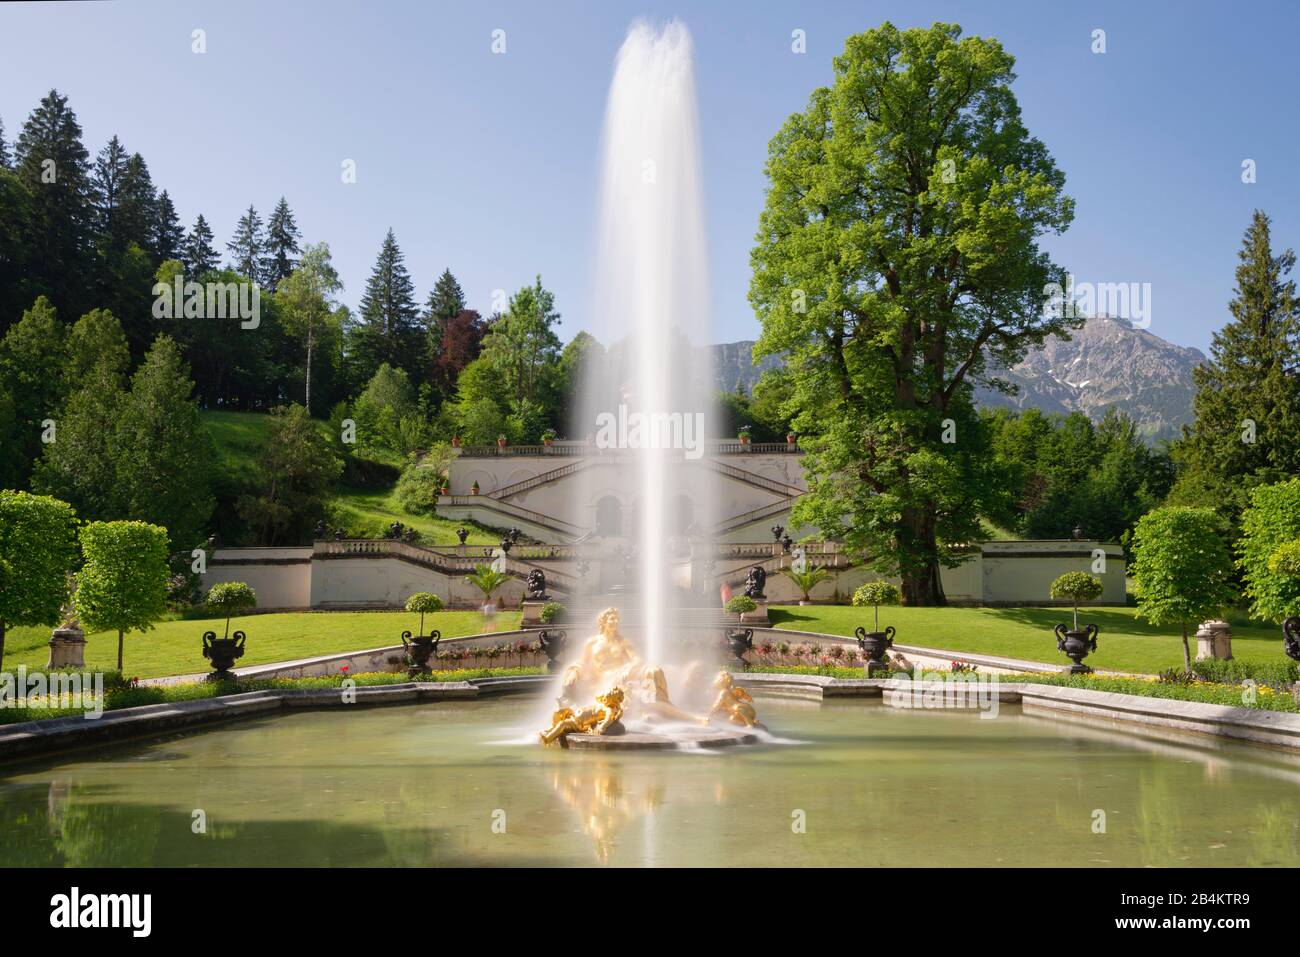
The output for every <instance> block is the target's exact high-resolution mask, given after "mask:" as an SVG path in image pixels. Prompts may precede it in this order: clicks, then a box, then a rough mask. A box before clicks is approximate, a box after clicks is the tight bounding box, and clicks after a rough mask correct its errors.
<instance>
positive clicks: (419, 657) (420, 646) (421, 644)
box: [402, 630, 442, 675]
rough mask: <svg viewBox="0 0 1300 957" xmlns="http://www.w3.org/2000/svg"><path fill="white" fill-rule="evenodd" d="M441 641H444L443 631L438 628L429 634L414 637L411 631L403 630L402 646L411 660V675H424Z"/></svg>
mask: <svg viewBox="0 0 1300 957" xmlns="http://www.w3.org/2000/svg"><path fill="white" fill-rule="evenodd" d="M440 641H442V632H440V631H437V630H434V631H430V632H429V633H428V634H427V635H416V636H415V637H414V638H412V637H411V633H410V632H409V631H404V632H402V647H403V648H404V649H405V650H406V657H407V658H408V659H409V660H410V662H411V665H410V668H409V669H408V671H409V673H410V674H411V675H422V674H424V673H425V672H427V671H428V670H429V659H431V658H432V657H433V656H434V654H435V653H436V652H437V650H438V642H440Z"/></svg>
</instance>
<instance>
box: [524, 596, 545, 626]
mask: <svg viewBox="0 0 1300 957" xmlns="http://www.w3.org/2000/svg"><path fill="white" fill-rule="evenodd" d="M546 604H547V603H546V602H544V601H529V600H528V599H526V598H525V599H524V619H523V622H522V623H521V624H522V625H523V627H524V628H535V627H537V626H539V625H542V624H544V622H543V621H542V609H543V608H545V607H546Z"/></svg>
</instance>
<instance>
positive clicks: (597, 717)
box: [540, 687, 623, 747]
mask: <svg viewBox="0 0 1300 957" xmlns="http://www.w3.org/2000/svg"><path fill="white" fill-rule="evenodd" d="M596 702H597V704H596V705H588V706H587V707H585V708H578V709H576V710H575V709H573V708H561V709H560V710H559V711H556V712H555V714H554V715H553V716H552V717H551V726H550V728H548V729H547V730H545V731H542V732H540V737H541V739H542V744H554V743H555V742H556V741H558V742H559V743H560V747H568V745H567V743H566V741H565V737H566V735H570V734H574V733H585V734H610V733H614V734H617V733H618V731H620V730H621V729H622V727H623V726H622V723H621V722H620V720H619V719H620V718H622V717H623V689H622V688H618V687H614V688H611V689H610V690H609V691H606V692H605V693H604V694H602V695H597V696H596Z"/></svg>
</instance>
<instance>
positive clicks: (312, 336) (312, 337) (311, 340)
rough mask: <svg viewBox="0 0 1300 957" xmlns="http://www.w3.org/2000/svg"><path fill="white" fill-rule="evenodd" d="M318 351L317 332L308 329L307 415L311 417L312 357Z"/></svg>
mask: <svg viewBox="0 0 1300 957" xmlns="http://www.w3.org/2000/svg"><path fill="white" fill-rule="evenodd" d="M315 350H316V331H315V330H314V329H312V328H310V327H309V328H308V329H307V402H306V405H307V414H308V415H311V356H312V353H313V352H314V351H315Z"/></svg>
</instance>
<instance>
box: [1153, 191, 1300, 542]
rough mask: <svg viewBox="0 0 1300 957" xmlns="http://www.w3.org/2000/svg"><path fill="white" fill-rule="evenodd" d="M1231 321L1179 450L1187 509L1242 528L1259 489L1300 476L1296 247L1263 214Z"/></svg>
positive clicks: (1215, 345) (1201, 380)
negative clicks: (1279, 237) (1282, 242)
mask: <svg viewBox="0 0 1300 957" xmlns="http://www.w3.org/2000/svg"><path fill="white" fill-rule="evenodd" d="M1238 258H1239V259H1240V263H1239V265H1238V266H1237V272H1236V279H1237V286H1236V292H1235V295H1234V296H1233V298H1232V300H1231V302H1229V304H1228V310H1229V312H1231V313H1232V319H1231V321H1229V322H1228V323H1227V325H1225V326H1224V327H1223V328H1222V329H1220V330H1218V331H1217V332H1215V333H1214V338H1213V339H1212V340H1211V343H1210V359H1209V361H1208V362H1206V363H1204V364H1203V365H1200V366H1197V367H1196V368H1195V369H1194V370H1192V378H1193V381H1194V382H1195V384H1196V399H1195V411H1196V418H1195V420H1194V421H1193V423H1192V425H1191V426H1189V427H1188V428H1187V429H1186V430H1185V432H1184V436H1183V438H1182V439H1181V440H1180V442H1179V443H1178V445H1177V448H1176V449H1175V456H1176V458H1177V459H1178V461H1179V464H1180V466H1181V467H1182V468H1181V474H1180V476H1179V481H1178V484H1177V485H1176V486H1175V488H1174V491H1173V498H1174V500H1175V501H1178V502H1186V503H1189V504H1196V505H1206V506H1209V507H1212V508H1215V509H1217V510H1218V511H1219V512H1220V514H1222V515H1224V516H1225V517H1227V518H1229V519H1230V520H1234V521H1235V520H1236V519H1237V517H1238V516H1240V514H1241V511H1242V509H1243V508H1245V507H1246V504H1247V503H1248V501H1249V496H1250V492H1251V489H1252V488H1254V487H1256V486H1259V485H1263V484H1268V483H1270V482H1276V481H1278V480H1279V479H1282V478H1285V477H1287V476H1288V475H1295V474H1297V473H1298V472H1300V299H1297V297H1296V286H1295V281H1294V280H1293V279H1289V278H1288V274H1289V273H1290V271H1291V269H1292V267H1293V266H1294V265H1295V253H1294V252H1292V251H1291V250H1290V249H1287V250H1285V251H1282V252H1279V253H1274V251H1273V245H1272V239H1271V237H1270V222H1269V218H1268V217H1267V216H1266V215H1264V213H1263V212H1261V211H1259V210H1256V211H1255V213H1254V215H1253V216H1252V217H1251V222H1250V226H1249V227H1248V228H1247V229H1246V234H1245V237H1244V238H1243V240H1242V245H1241V250H1240V251H1239V253H1238Z"/></svg>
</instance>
